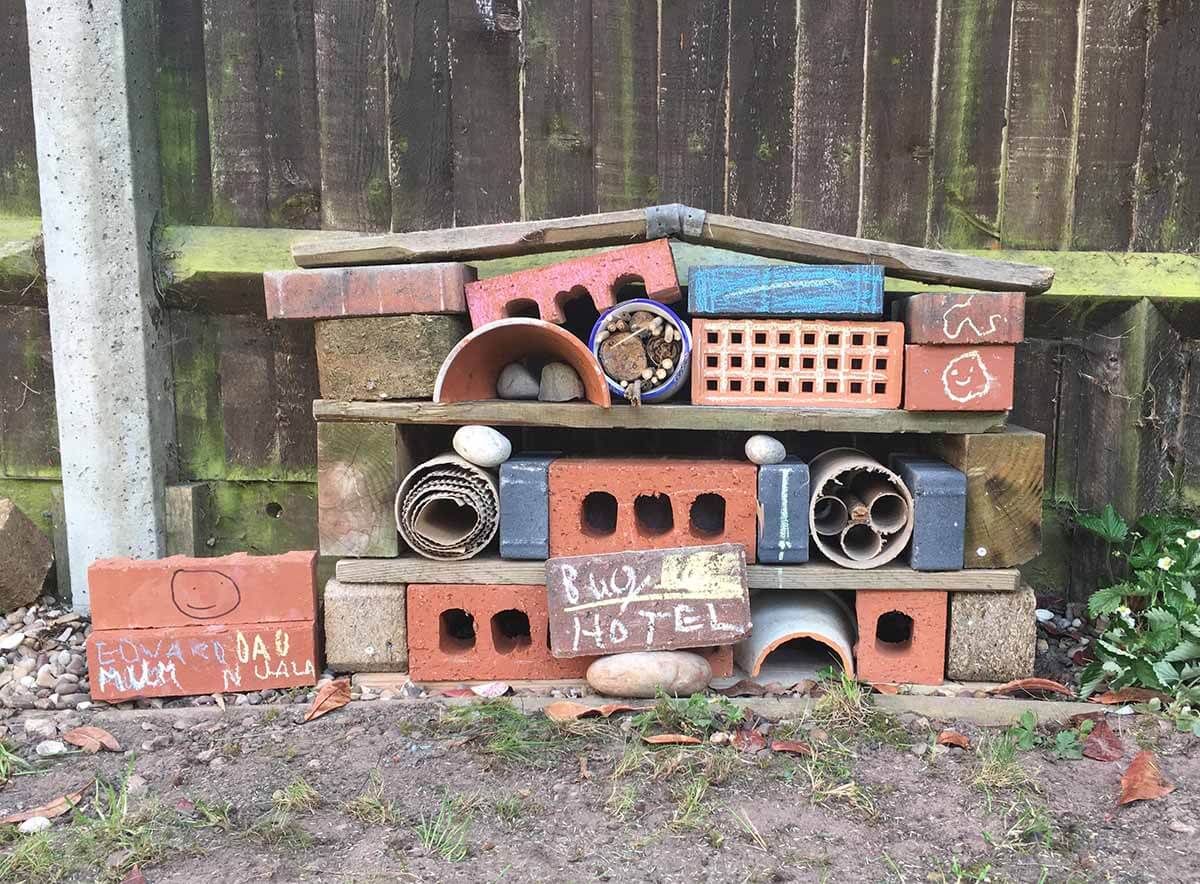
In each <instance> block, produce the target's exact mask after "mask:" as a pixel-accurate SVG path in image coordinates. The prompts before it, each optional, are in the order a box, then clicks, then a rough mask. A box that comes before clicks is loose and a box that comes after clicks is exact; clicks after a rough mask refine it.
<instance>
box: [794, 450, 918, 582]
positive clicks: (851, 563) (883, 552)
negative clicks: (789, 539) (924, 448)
mask: <svg viewBox="0 0 1200 884" xmlns="http://www.w3.org/2000/svg"><path fill="white" fill-rule="evenodd" d="M808 472H809V481H810V486H809V487H810V488H811V489H812V503H811V504H810V505H809V524H810V526H811V527H812V537H813V542H814V543H815V544H816V546H817V549H819V550H820V551H821V552H822V553H824V555H825V557H826V558H828V559H829V560H830V561H831V562H835V563H836V564H839V565H842V566H843V567H846V568H856V569H859V570H865V569H868V568H877V567H879V566H880V565H883V564H886V563H887V562H890V561H891V560H892V559H894V558H896V557H897V556H898V555H900V553H901V552H902V551H903V550H904V547H905V546H906V545H907V544H908V540H909V538H910V537H911V536H912V512H913V500H912V495H911V494H910V493H909V491H908V489H907V488H906V487H904V483H903V482H902V481H901V480H900V477H899V476H897V475H896V474H895V473H893V472H892V471H891V470H889V469H888V468H887V467H885V466H884V465H883V464H881V463H880V462H879V461H877V460H875V458H873V457H870V456H869V455H867V454H865V453H863V452H861V451H858V450H856V449H853V448H831V449H830V450H829V451H825V452H822V453H821V454H820V455H818V456H817V457H815V458H813V460H812V461H811V462H810V463H809V465H808ZM891 495H894V496H895V497H898V498H899V504H900V505H901V507H902V515H903V518H902V520H896V519H889V518H888V516H889V515H894V513H891V512H889V506H892V507H894V506H895V501H893V500H892V499H891ZM830 498H833V499H837V500H839V501H840V502H841V503H842V505H843V506H844V507H845V508H846V513H847V516H846V522H845V523H843V524H842V526H841V529H840V530H838V531H836V532H834V531H831V530H829V529H830V527H831V525H832V524H833V523H832V521H831V520H830V519H829V511H830V508H831V505H829V504H823V508H822V509H821V510H820V511H819V512H818V508H817V505H818V503H821V502H823V501H827V500H829V499H830ZM884 498H886V499H884ZM877 501H878V502H880V506H879V508H880V513H879V515H880V519H881V520H882V522H883V523H884V524H886V525H887V526H889V527H891V528H893V529H894V530H890V531H888V530H881V528H880V527H878V526H875V525H872V523H871V505H872V504H873V503H876V502H877ZM897 522H899V524H897ZM859 526H862V527H863V528H865V529H867V530H869V531H871V532H872V533H874V534H875V535H876V537H877V539H878V546H876V543H875V541H874V540H871V539H870V538H868V537H866V536H865V535H864V533H863V531H861V530H853V531H852V530H851V529H857V528H858V527H859ZM847 542H848V543H849V547H848V548H847V546H846V545H845V544H846V543H847Z"/></svg>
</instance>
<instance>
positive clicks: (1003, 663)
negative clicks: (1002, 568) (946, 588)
mask: <svg viewBox="0 0 1200 884" xmlns="http://www.w3.org/2000/svg"><path fill="white" fill-rule="evenodd" d="M1036 610H1037V599H1036V598H1035V597H1034V593H1033V590H1032V589H1030V588H1029V587H1028V586H1026V587H1023V588H1022V589H1021V591H1020V592H952V593H950V650H949V653H948V654H947V656H946V677H947V678H953V679H961V680H963V681H1012V680H1013V679H1016V678H1027V677H1029V676H1031V675H1033V662H1034V656H1035V655H1036V652H1037V617H1036V616H1035V614H1034V612H1035V611H1036Z"/></svg>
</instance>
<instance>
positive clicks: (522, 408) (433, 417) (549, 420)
mask: <svg viewBox="0 0 1200 884" xmlns="http://www.w3.org/2000/svg"><path fill="white" fill-rule="evenodd" d="M313 416H314V417H315V418H316V419H317V420H318V421H364V422H372V423H393V424H489V425H506V426H525V427H571V428H585V429H586V428H590V429H623V430H637V429H646V430H708V431H713V430H746V431H753V432H759V431H775V432H781V431H784V430H795V431H805V432H808V431H812V432H815V431H821V432H835V433H987V432H991V431H993V430H1000V429H1002V428H1003V427H1004V424H1005V421H1006V419H1007V414H1006V413H1005V412H1002V411H946V412H917V411H900V410H898V409H891V410H889V409H877V408H807V409H805V408H742V407H735V406H722V405H647V406H644V407H642V408H633V407H632V406H629V405H614V406H613V407H612V408H601V407H600V406H598V405H590V404H584V403H562V402H553V403H551V402H511V401H501V400H491V401H486V402H451V403H445V404H439V403H436V402H427V401H403V402H339V401H335V400H332V399H318V400H317V401H316V402H314V403H313Z"/></svg>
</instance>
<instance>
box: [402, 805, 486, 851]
mask: <svg viewBox="0 0 1200 884" xmlns="http://www.w3.org/2000/svg"><path fill="white" fill-rule="evenodd" d="M471 822H472V818H471V815H470V814H461V815H460V814H459V813H458V812H456V811H455V809H454V802H453V800H452V799H450V798H448V797H447V798H443V799H442V801H441V804H439V805H438V812H437V815H436V816H434V817H432V818H426V817H425V816H424V815H423V814H422V816H421V821H420V822H419V823H417V825H416V829H415V831H416V834H417V839H418V840H419V841H420V842H421V846H423V847H424V848H425V849H426V850H429V851H432V852H433V853H436V854H438V855H439V856H440V857H442V859H444V860H446V861H447V862H461V861H462V860H464V859H466V858H467V853H468V851H467V832H468V830H469V829H470V828H471Z"/></svg>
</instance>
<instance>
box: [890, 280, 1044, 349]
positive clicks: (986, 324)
mask: <svg viewBox="0 0 1200 884" xmlns="http://www.w3.org/2000/svg"><path fill="white" fill-rule="evenodd" d="M893 309H894V311H895V312H894V316H895V317H896V318H897V319H903V320H904V328H905V334H906V335H907V340H908V343H910V344H945V345H948V346H963V345H966V344H1019V343H1020V342H1021V341H1022V339H1024V337H1025V293H1024V292H921V293H920V294H916V295H908V296H906V297H903V298H900V299H898V300H897V301H896V303H895V306H894V308H893Z"/></svg>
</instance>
